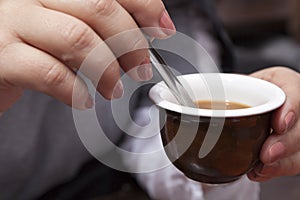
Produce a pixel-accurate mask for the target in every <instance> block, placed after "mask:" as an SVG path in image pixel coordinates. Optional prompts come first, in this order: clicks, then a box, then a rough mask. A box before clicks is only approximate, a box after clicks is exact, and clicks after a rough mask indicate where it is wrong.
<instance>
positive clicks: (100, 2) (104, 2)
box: [88, 0, 116, 16]
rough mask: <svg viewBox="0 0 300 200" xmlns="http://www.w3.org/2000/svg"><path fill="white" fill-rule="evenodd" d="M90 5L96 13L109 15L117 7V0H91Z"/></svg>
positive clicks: (93, 12) (91, 9)
mask: <svg viewBox="0 0 300 200" xmlns="http://www.w3.org/2000/svg"><path fill="white" fill-rule="evenodd" d="M88 5H89V11H90V12H92V14H94V15H102V16H109V15H111V13H113V12H114V10H115V9H116V6H115V0H89V1H88Z"/></svg>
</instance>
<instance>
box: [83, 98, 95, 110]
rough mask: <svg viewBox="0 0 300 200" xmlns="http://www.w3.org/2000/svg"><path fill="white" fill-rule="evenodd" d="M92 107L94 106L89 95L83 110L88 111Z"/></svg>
mask: <svg viewBox="0 0 300 200" xmlns="http://www.w3.org/2000/svg"><path fill="white" fill-rule="evenodd" d="M93 106H94V99H93V97H92V96H91V95H89V96H88V98H87V100H86V102H85V108H86V109H89V108H92V107H93Z"/></svg>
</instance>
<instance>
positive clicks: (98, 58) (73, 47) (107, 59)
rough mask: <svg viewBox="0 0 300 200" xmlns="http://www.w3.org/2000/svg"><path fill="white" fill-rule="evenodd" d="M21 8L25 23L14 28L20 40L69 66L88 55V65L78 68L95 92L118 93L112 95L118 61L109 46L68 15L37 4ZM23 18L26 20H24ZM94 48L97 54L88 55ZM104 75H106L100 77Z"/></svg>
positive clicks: (77, 64)
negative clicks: (93, 84) (91, 83)
mask: <svg viewBox="0 0 300 200" xmlns="http://www.w3.org/2000/svg"><path fill="white" fill-rule="evenodd" d="M24 10H25V11H23V12H25V13H24V14H25V15H24V16H28V17H30V19H29V18H26V17H24V19H22V20H20V21H21V22H22V21H23V20H24V21H23V22H24V24H26V25H23V23H21V22H19V23H20V24H19V25H18V26H16V27H15V30H16V32H17V33H19V35H20V37H21V39H22V40H23V41H25V42H26V43H28V44H31V45H32V46H34V47H37V48H39V49H41V50H43V51H45V52H48V53H50V54H51V55H53V56H55V57H56V58H57V59H58V60H60V61H61V62H63V63H64V64H65V65H67V66H68V67H72V68H73V67H75V68H77V69H78V68H79V67H81V66H82V63H83V62H84V61H85V59H87V57H88V59H89V60H88V61H87V62H88V65H89V66H87V67H82V68H80V71H81V72H83V74H85V75H86V76H87V77H88V78H89V79H91V80H92V81H93V83H95V86H97V85H98V87H97V89H98V91H99V92H100V93H101V94H102V95H103V96H104V97H105V98H107V99H111V98H113V97H117V96H118V95H113V88H114V85H115V84H116V83H117V82H118V80H119V78H120V71H119V69H120V68H119V64H118V62H117V61H116V59H115V56H114V54H113V53H112V52H111V50H110V49H109V47H108V46H107V45H106V44H105V43H104V42H103V41H102V40H101V38H100V37H99V36H98V35H97V34H96V33H95V32H94V31H93V30H92V29H91V28H90V27H89V26H87V25H86V24H85V23H83V22H82V21H80V20H78V19H76V18H74V17H72V16H69V15H66V14H63V13H60V12H56V11H52V10H49V9H45V8H42V7H38V6H35V7H33V8H30V9H24ZM29 11H30V13H29ZM26 12H27V13H26ZM31 13H32V14H31ZM26 20H28V21H30V23H25V21H26ZM49 27H50V28H49ZM95 51H96V52H97V53H98V54H97V55H95V53H94V54H93V55H95V56H89V54H91V53H92V52H95ZM104 75H105V76H106V77H105V78H101V77H102V76H104ZM99 80H100V82H99ZM98 82H99V84H98Z"/></svg>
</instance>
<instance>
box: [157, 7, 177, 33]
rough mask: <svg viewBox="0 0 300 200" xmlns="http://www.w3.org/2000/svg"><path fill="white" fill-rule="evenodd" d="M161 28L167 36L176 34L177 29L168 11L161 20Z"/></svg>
mask: <svg viewBox="0 0 300 200" xmlns="http://www.w3.org/2000/svg"><path fill="white" fill-rule="evenodd" d="M159 26H160V27H161V28H162V31H163V32H164V33H165V34H166V35H167V36H169V35H173V34H174V33H175V32H176V28H175V26H174V24H173V22H172V20H171V17H170V15H169V14H168V12H167V11H164V12H163V14H162V16H161V18H160V20H159Z"/></svg>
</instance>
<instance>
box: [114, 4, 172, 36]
mask: <svg viewBox="0 0 300 200" xmlns="http://www.w3.org/2000/svg"><path fill="white" fill-rule="evenodd" d="M117 1H118V2H119V3H120V4H121V5H122V6H123V7H124V8H125V9H126V10H127V11H128V12H129V13H130V14H131V15H132V16H133V17H134V19H136V21H137V23H138V24H139V26H140V27H152V28H151V29H147V28H146V29H144V30H145V31H147V33H148V34H149V35H151V36H153V37H156V38H161V39H162V38H165V37H167V36H170V35H173V34H175V32H176V28H175V26H174V24H173V22H172V20H171V18H170V16H169V14H168V12H167V11H166V9H165V7H164V5H163V2H162V1H161V0H143V1H135V2H134V3H133V1H132V0H117ZM145 11H148V12H145ZM157 19H158V20H157ZM154 27H160V28H154Z"/></svg>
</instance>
